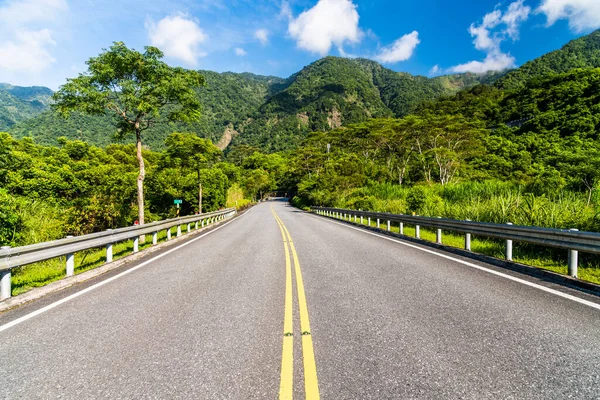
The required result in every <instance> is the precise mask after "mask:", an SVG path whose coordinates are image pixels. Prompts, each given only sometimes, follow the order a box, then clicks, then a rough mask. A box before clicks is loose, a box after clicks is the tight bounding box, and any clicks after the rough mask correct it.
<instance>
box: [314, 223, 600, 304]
mask: <svg viewBox="0 0 600 400" xmlns="http://www.w3.org/2000/svg"><path fill="white" fill-rule="evenodd" d="M312 215H314V214H312ZM316 217H318V218H322V219H324V220H326V221H329V222H331V223H333V224H336V225H341V226H344V227H346V228H349V229H354V230H355V231H359V232H363V233H366V234H369V235H372V236H377V237H378V238H381V239H386V240H389V241H391V242H395V243H398V244H401V245H404V246H408V247H412V248H413V249H417V250H421V251H424V252H425V253H429V254H434V255H436V256H438V257H442V258H445V259H447V260H452V261H455V262H457V263H460V264H463V265H466V266H468V267H471V268H475V269H478V270H480V271H484V272H487V273H489V274H492V275H496V276H500V277H502V278H505V279H508V280H511V281H514V282H518V283H521V284H523V285H526V286H529V287H532V288H536V289H539V290H542V291H544V292H547V293H551V294H554V295H556V296H559V297H562V298H565V299H568V300H572V301H574V302H577V303H579V304H583V305H586V306H588V307H592V308H595V309H596V310H600V304H597V303H594V302H591V301H588V300H584V299H582V298H579V297H577V296H573V295H570V294H567V293H563V292H560V291H558V290H554V289H550V288H548V287H546V286H542V285H538V284H537V283H533V282H529V281H526V280H524V279H520V278H516V277H514V276H511V275H507V274H503V273H502V272H498V271H494V270H492V269H488V268H485V267H481V266H479V265H477V264H473V263H470V262H467V261H463V260H459V259H458V258H454V257H451V256H448V255H445V254H440V253H437V252H436V251H433V250H429V249H424V248H422V247H419V246H415V245H413V244H410V243H405V242H402V241H400V240H396V239H393V238H391V237H389V236H385V235H381V234H378V233H375V232H370V231H368V230H365V229H361V228H357V227H354V226H351V225H347V224H344V223H341V222H337V221H335V220H332V219H329V218H327V217H321V216H316Z"/></svg>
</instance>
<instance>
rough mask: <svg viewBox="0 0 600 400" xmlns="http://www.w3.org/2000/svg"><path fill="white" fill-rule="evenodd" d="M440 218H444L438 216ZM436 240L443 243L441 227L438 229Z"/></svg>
mask: <svg viewBox="0 0 600 400" xmlns="http://www.w3.org/2000/svg"><path fill="white" fill-rule="evenodd" d="M438 218H440V219H441V218H442V217H438ZM435 242H436V243H437V244H442V230H441V229H440V228H438V229H437V232H436V235H435Z"/></svg>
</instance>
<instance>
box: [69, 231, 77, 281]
mask: <svg viewBox="0 0 600 400" xmlns="http://www.w3.org/2000/svg"><path fill="white" fill-rule="evenodd" d="M72 237H73V236H71V235H69V236H67V239H69V238H72ZM74 274H75V254H74V253H71V254H67V276H73V275H74Z"/></svg>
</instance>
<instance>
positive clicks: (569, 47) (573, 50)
mask: <svg viewBox="0 0 600 400" xmlns="http://www.w3.org/2000/svg"><path fill="white" fill-rule="evenodd" d="M598 67H600V29H599V30H597V31H595V32H592V33H591V34H589V35H587V36H583V37H580V38H578V39H575V40H572V41H570V42H569V43H567V44H566V45H564V46H563V47H562V48H560V49H559V50H555V51H552V52H550V53H548V54H545V55H543V56H541V57H539V58H536V59H535V60H532V61H529V62H527V63H525V64H523V66H521V67H520V68H518V69H516V70H514V71H510V72H509V73H508V74H506V75H505V76H504V77H501V78H500V79H498V80H497V81H496V83H495V85H496V86H497V87H498V88H501V89H507V90H511V89H516V88H520V87H523V86H524V85H525V82H527V81H528V80H529V79H531V78H534V77H537V76H542V75H546V74H549V73H562V72H568V71H570V70H572V69H575V68H598Z"/></svg>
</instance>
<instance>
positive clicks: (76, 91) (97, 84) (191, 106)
mask: <svg viewBox="0 0 600 400" xmlns="http://www.w3.org/2000/svg"><path fill="white" fill-rule="evenodd" d="M162 57H163V53H162V52H161V51H160V50H159V49H157V48H155V47H146V48H145V51H144V53H140V52H138V51H135V50H131V49H129V48H127V47H126V46H125V44H124V43H123V42H115V43H114V44H113V45H112V46H111V47H110V49H107V50H104V52H102V53H101V54H100V55H99V56H97V57H92V58H90V59H89V60H88V61H87V62H86V64H87V66H88V70H87V71H86V72H85V73H83V74H80V75H79V76H78V77H77V78H73V79H67V83H65V84H64V85H63V86H61V87H60V89H59V91H58V92H56V93H55V94H54V96H53V98H54V101H55V103H53V104H52V108H53V109H54V110H56V111H57V112H58V113H60V114H62V115H64V116H69V115H70V114H71V113H72V112H74V111H78V112H82V113H84V114H89V115H105V114H106V113H107V112H108V113H110V114H111V115H116V117H117V120H118V127H119V128H120V134H121V135H122V136H125V135H126V134H127V133H131V132H133V133H136V134H138V135H139V132H140V131H142V130H146V129H148V128H149V127H150V126H152V125H154V124H156V123H157V122H161V118H164V119H166V120H168V121H193V120H198V119H199V118H200V112H199V109H200V102H199V100H198V98H197V96H196V93H195V92H194V90H193V88H195V87H199V86H202V85H203V84H204V77H203V76H202V75H201V74H200V73H198V72H195V71H189V70H185V69H183V68H174V67H170V66H168V65H167V64H166V63H164V62H162V61H160V59H161V58H162Z"/></svg>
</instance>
